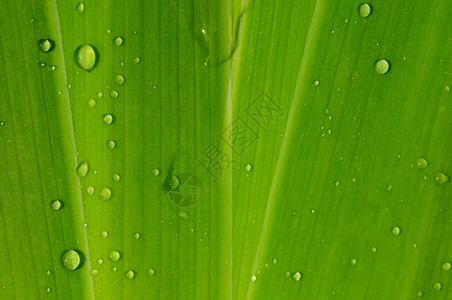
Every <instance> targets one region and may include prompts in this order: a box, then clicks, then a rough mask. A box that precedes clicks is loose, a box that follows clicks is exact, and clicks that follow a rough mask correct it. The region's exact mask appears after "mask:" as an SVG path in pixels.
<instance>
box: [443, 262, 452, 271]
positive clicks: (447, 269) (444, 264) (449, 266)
mask: <svg viewBox="0 0 452 300" xmlns="http://www.w3.org/2000/svg"><path fill="white" fill-rule="evenodd" d="M451 267H452V265H451V264H450V262H448V261H447V262H445V263H443V265H442V267H441V268H442V270H443V271H449V270H450V268H451Z"/></svg>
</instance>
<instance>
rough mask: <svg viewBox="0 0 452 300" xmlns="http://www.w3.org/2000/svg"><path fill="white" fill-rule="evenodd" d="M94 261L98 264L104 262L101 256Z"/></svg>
mask: <svg viewBox="0 0 452 300" xmlns="http://www.w3.org/2000/svg"><path fill="white" fill-rule="evenodd" d="M96 262H97V264H98V265H102V264H103V263H104V260H103V259H102V258H99V259H98V260H97V261H96Z"/></svg>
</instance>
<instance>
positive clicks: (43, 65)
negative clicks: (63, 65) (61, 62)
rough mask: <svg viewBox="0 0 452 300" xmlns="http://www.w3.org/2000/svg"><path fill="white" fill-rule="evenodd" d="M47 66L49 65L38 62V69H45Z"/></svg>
mask: <svg viewBox="0 0 452 300" xmlns="http://www.w3.org/2000/svg"><path fill="white" fill-rule="evenodd" d="M46 66H47V64H46V63H45V62H43V61H40V62H38V67H40V68H45V67H46Z"/></svg>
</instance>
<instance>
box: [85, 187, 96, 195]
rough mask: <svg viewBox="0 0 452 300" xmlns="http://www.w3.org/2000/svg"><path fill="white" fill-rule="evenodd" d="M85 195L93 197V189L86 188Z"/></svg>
mask: <svg viewBox="0 0 452 300" xmlns="http://www.w3.org/2000/svg"><path fill="white" fill-rule="evenodd" d="M86 193H87V194H88V196H92V195H94V187H93V186H89V187H87V188H86Z"/></svg>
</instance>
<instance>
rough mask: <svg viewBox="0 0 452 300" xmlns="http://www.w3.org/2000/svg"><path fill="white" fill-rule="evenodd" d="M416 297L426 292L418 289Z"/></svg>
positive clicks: (422, 295)
mask: <svg viewBox="0 0 452 300" xmlns="http://www.w3.org/2000/svg"><path fill="white" fill-rule="evenodd" d="M416 297H419V298H420V297H424V292H423V291H417V293H416Z"/></svg>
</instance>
